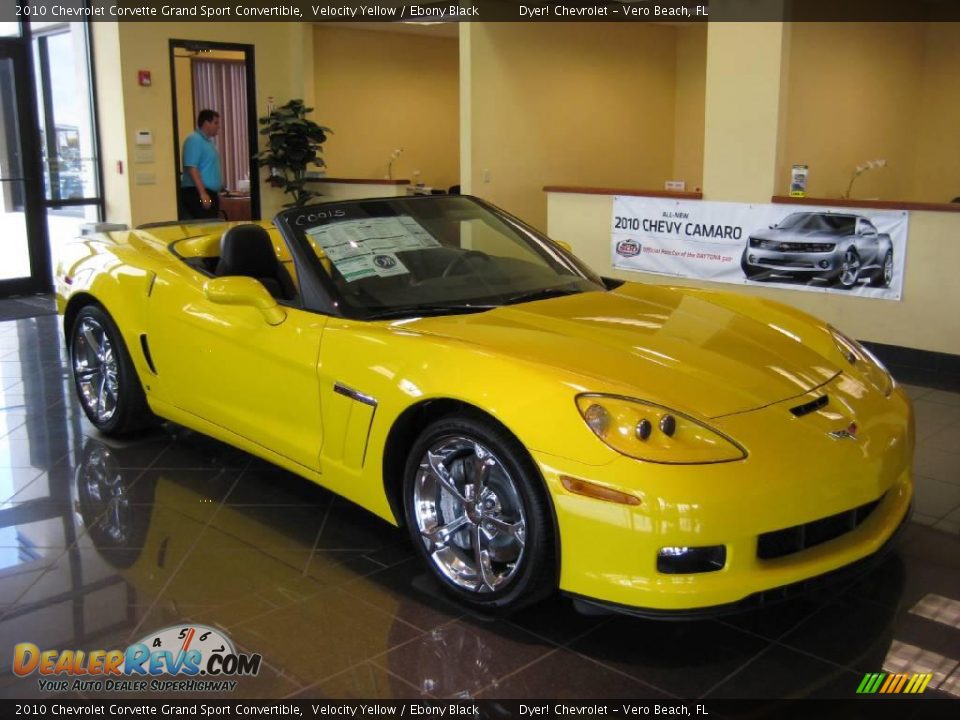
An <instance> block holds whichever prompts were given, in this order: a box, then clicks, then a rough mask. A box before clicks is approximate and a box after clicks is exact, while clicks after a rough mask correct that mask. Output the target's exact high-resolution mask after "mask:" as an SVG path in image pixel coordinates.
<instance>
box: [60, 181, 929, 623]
mask: <svg viewBox="0 0 960 720" xmlns="http://www.w3.org/2000/svg"><path fill="white" fill-rule="evenodd" d="M57 295H58V303H59V310H60V312H61V313H62V314H63V321H64V330H65V333H66V338H67V342H68V345H69V348H70V355H71V364H72V368H73V377H74V380H75V384H76V389H77V393H78V395H79V397H80V400H81V403H82V405H83V408H84V410H85V412H86V414H87V416H88V417H89V419H90V421H91V422H92V423H93V424H94V425H96V426H97V427H98V428H99V429H100V430H101V431H102V432H104V433H106V434H108V435H111V434H125V433H130V432H133V431H135V430H137V429H139V428H142V427H144V426H146V425H148V424H150V423H154V422H157V420H158V418H162V419H166V420H170V421H173V422H176V423H180V424H182V425H185V426H188V427H191V428H194V429H196V430H199V431H201V432H204V433H207V434H209V435H212V436H215V437H217V438H220V439H221V440H223V441H225V442H228V443H231V444H233V445H235V446H237V447H240V448H243V449H244V450H247V451H249V452H251V453H253V454H255V455H258V456H260V457H262V458H265V459H267V460H269V461H271V462H273V463H276V464H277V465H281V466H283V467H285V468H287V469H289V470H291V471H293V472H295V473H298V474H300V475H302V476H303V477H305V478H307V479H309V480H312V481H314V482H317V483H320V484H321V485H324V486H325V487H327V488H330V489H331V490H333V491H335V492H337V493H339V494H341V495H343V496H344V497H346V498H349V499H350V500H352V501H354V502H356V503H359V504H360V505H362V506H363V507H365V508H367V509H368V510H370V511H371V512H373V513H375V514H377V515H379V516H380V517H382V518H385V519H386V520H388V521H390V522H392V523H396V524H400V525H406V526H407V527H408V528H409V532H410V536H411V538H412V540H413V543H414V545H415V546H416V548H417V550H418V552H419V554H420V555H421V556H422V558H423V560H424V562H425V564H426V566H427V567H428V568H429V569H430V571H432V573H433V574H434V575H435V577H436V579H437V580H438V582H439V584H440V585H442V586H443V587H444V588H446V589H447V590H448V591H449V592H450V593H452V594H453V595H454V596H456V598H458V599H459V600H460V601H461V602H463V603H466V604H468V605H470V606H473V607H474V608H476V609H480V610H483V611H488V612H491V611H507V610H512V609H515V608H517V607H520V606H522V605H525V604H528V603H531V602H533V601H536V600H538V599H540V598H542V597H544V596H545V595H547V594H549V593H551V592H555V591H556V590H557V589H558V588H559V590H561V591H563V592H565V593H567V594H569V595H571V596H573V597H574V598H577V599H578V600H580V601H581V602H584V603H589V604H593V605H599V606H604V607H610V608H615V609H619V610H623V611H627V612H633V613H637V614H644V615H658V616H660V615H666V616H686V615H695V614H700V613H719V612H726V611H731V610H736V609H741V608H746V607H751V606H754V605H756V604H758V603H763V602H766V601H768V600H770V599H774V598H777V597H781V596H784V595H787V594H789V593H790V591H792V590H795V589H798V588H799V589H803V588H806V587H808V586H810V585H811V584H816V583H817V582H819V581H821V580H823V579H824V578H827V579H830V578H833V577H835V576H836V575H837V574H845V573H846V572H847V571H848V570H849V569H850V567H849V566H855V567H856V566H860V565H862V564H863V563H862V562H861V561H864V560H866V559H867V558H869V557H870V556H874V555H876V554H877V553H878V552H879V551H880V550H882V549H883V548H884V547H885V546H886V545H887V544H888V541H889V540H890V539H891V537H892V536H893V535H894V534H895V532H896V530H897V529H898V528H899V527H900V526H901V525H902V523H903V522H904V520H905V518H906V516H907V514H908V511H909V508H910V503H911V497H912V479H911V462H912V455H913V420H912V415H911V409H910V404H909V401H908V399H907V397H906V395H905V393H904V392H903V391H902V389H901V388H899V387H898V386H897V385H896V384H895V382H894V381H893V379H892V378H891V376H890V374H889V373H888V372H887V371H886V370H885V369H884V368H883V366H882V365H881V364H880V363H879V362H878V361H877V360H876V359H875V358H874V357H873V356H872V355H870V353H869V352H868V351H867V350H866V349H864V348H863V347H861V346H860V345H859V344H858V343H856V342H855V341H853V340H851V339H849V338H847V337H845V336H844V335H842V334H841V333H840V332H838V331H837V330H835V329H833V328H831V327H829V326H828V325H825V324H824V323H822V322H819V321H817V320H816V319H814V318H812V317H809V316H807V315H805V314H803V313H801V312H799V311H797V310H794V309H792V308H790V307H787V306H785V305H780V304H777V303H774V302H770V301H767V300H762V299H758V298H753V297H746V296H742V295H737V294H731V293H721V292H712V291H706V290H693V289H686V288H672V287H659V286H648V285H643V284H638V283H624V282H620V281H616V280H610V279H603V278H600V277H598V276H597V275H595V274H594V273H593V272H592V271H590V270H589V269H588V268H586V267H585V266H584V265H583V264H582V263H581V262H580V261H579V260H577V258H576V257H574V256H573V255H572V254H571V253H570V252H569V251H568V250H566V249H565V248H564V247H562V246H561V245H560V244H558V243H555V242H553V241H551V240H549V239H547V238H545V237H543V236H542V235H540V234H539V233H537V232H536V231H534V230H533V229H531V228H529V227H528V226H526V225H524V224H523V223H522V222H520V221H518V220H517V219H515V218H513V217H511V216H509V215H507V214H505V213H503V212H502V211H499V210H497V209H496V208H494V207H492V206H490V205H488V204H486V203H484V202H482V201H480V200H477V199H474V198H470V197H459V196H440V197H417V198H386V199H377V200H362V201H354V202H344V203H329V204H324V205H314V206H307V207H304V208H294V209H291V210H288V211H285V212H282V213H281V214H280V215H278V216H277V218H276V220H275V225H268V224H242V225H236V224H235V225H227V224H223V223H207V224H175V223H174V224H167V225H162V226H158V227H146V228H141V229H139V230H135V231H132V232H119V233H118V232H115V233H110V234H108V235H99V236H92V237H88V238H84V239H82V240H81V241H79V242H78V243H76V244H75V245H73V246H72V247H71V250H70V253H68V254H67V255H66V256H65V257H64V259H63V260H62V261H61V263H60V267H59V269H58V273H57Z"/></svg>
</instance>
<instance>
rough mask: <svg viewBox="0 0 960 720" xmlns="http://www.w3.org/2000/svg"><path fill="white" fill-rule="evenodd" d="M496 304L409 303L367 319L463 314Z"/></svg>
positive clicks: (372, 314) (490, 307) (379, 312)
mask: <svg viewBox="0 0 960 720" xmlns="http://www.w3.org/2000/svg"><path fill="white" fill-rule="evenodd" d="M496 307H497V306H496V305H467V304H461V305H409V306H407V307H395V308H387V309H385V310H379V311H375V312H372V313H370V314H368V315H367V316H366V318H365V319H366V320H388V319H390V318H404V317H429V316H435V315H463V314H466V313H479V312H485V311H486V310H493V309H494V308H496Z"/></svg>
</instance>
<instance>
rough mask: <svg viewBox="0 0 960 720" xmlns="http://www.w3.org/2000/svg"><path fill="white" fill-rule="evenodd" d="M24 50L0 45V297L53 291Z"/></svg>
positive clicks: (18, 45) (20, 45)
mask: <svg viewBox="0 0 960 720" xmlns="http://www.w3.org/2000/svg"><path fill="white" fill-rule="evenodd" d="M27 47H28V45H26V44H25V43H21V42H16V41H13V42H0V256H2V258H3V261H2V262H0V297H2V296H8V295H19V294H24V293H34V292H44V291H48V290H50V288H51V287H52V285H51V275H50V250H49V248H48V247H47V234H46V228H45V227H44V218H43V184H42V180H41V172H40V164H39V162H38V161H37V160H38V157H39V155H38V148H37V132H36V128H35V127H34V124H33V123H32V122H30V118H33V117H35V116H36V115H35V112H34V98H33V93H32V90H33V89H32V88H31V87H30V82H29V78H30V75H31V69H30V66H29V58H28V56H27Z"/></svg>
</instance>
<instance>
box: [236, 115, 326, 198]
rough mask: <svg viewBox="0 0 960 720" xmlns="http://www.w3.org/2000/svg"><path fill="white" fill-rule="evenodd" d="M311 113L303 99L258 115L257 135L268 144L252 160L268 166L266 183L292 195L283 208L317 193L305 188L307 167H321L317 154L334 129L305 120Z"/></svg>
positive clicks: (321, 163) (320, 160)
mask: <svg viewBox="0 0 960 720" xmlns="http://www.w3.org/2000/svg"><path fill="white" fill-rule="evenodd" d="M310 112H313V108H308V107H306V106H305V105H304V104H303V100H291V101H290V102H288V103H287V104H286V105H282V106H280V107H278V108H275V109H273V110H271V111H270V114H269V115H267V116H265V117H262V118H260V124H261V125H263V126H264V127H263V129H262V130H260V134H261V135H266V136H267V147H266V149H265V150H263V151H262V152H259V153H257V154H256V155H254V159H255V160H256V161H257V165H259V166H260V167H264V166H268V167H269V168H270V177H269V178H267V182H268V183H269V184H270V185H271V186H273V187H276V188H282V189H283V192H285V193H286V194H288V195H290V196H291V199H292V202H288V203H285V204H284V207H302V206H304V205H306V204H307V202H309V201H310V199H311V198H314V197H317V196H318V195H319V193H316V192H313V191H311V190H307V189H306V188H305V187H304V184H305V183H306V180H307V166H309V165H313V166H316V167H324V165H325V163H324V162H323V158H322V157H320V153H321V152H323V148H322V145H323V143H324V142H326V140H327V135H328V134H332V133H333V131H332V130H331V129H330V128H327V127H323V126H322V125H317V123H315V122H313V120H308V119H307V113H310Z"/></svg>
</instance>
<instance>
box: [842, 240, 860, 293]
mask: <svg viewBox="0 0 960 720" xmlns="http://www.w3.org/2000/svg"><path fill="white" fill-rule="evenodd" d="M859 279H860V256H859V255H857V251H856V250H854V249H852V248H851V249H850V250H847V252H846V253H845V254H844V256H843V264H842V265H841V266H840V284H841V285H843V286H844V287H847V288H849V287H853V286H854V285H856V284H857V280H859Z"/></svg>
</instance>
